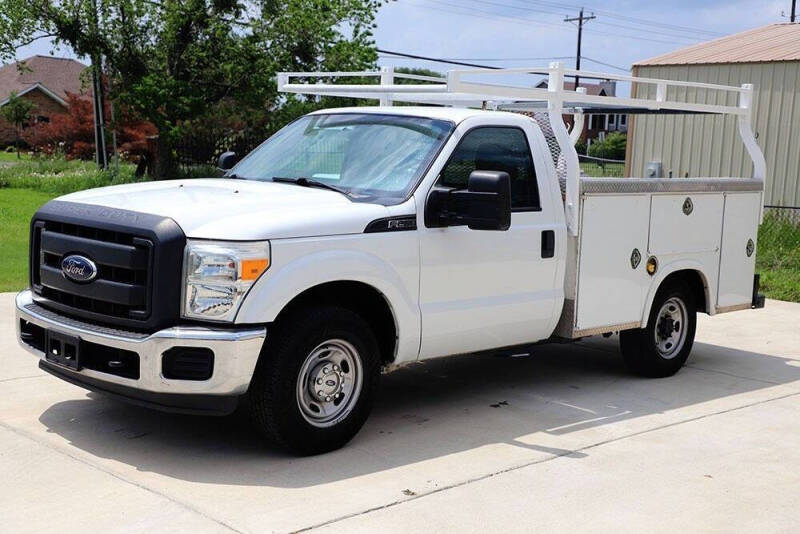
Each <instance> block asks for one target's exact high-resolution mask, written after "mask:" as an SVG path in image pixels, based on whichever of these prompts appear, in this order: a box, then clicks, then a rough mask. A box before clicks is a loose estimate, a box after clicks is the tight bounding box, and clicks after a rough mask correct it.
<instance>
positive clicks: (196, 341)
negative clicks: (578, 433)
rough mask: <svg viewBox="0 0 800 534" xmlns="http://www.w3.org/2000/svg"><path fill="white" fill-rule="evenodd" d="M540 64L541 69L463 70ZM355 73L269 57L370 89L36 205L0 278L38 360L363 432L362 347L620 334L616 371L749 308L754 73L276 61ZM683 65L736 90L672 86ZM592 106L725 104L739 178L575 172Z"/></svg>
mask: <svg viewBox="0 0 800 534" xmlns="http://www.w3.org/2000/svg"><path fill="white" fill-rule="evenodd" d="M536 72H540V73H542V74H546V75H548V76H549V83H548V88H547V89H530V88H529V87H530V86H528V88H521V87H517V86H514V85H503V84H500V83H486V82H478V81H475V80H474V79H473V78H477V77H480V76H490V77H491V76H497V75H500V74H506V75H511V76H512V77H513V76H518V75H521V74H530V73H536ZM370 74H374V73H287V74H282V75H280V76H279V78H278V83H279V88H280V89H281V90H282V91H285V92H294V93H305V94H309V95H312V97H313V95H333V96H349V97H356V98H358V97H362V98H378V99H380V100H381V103H382V106H380V107H358V108H346V109H331V110H325V111H318V112H315V113H311V114H309V115H306V116H304V117H302V118H300V119H298V120H296V121H294V122H292V123H291V124H289V125H288V126H286V127H285V128H283V129H282V130H281V131H279V132H278V133H277V134H275V135H274V136H272V137H271V138H270V139H268V140H267V141H266V142H265V143H263V144H262V145H261V146H260V147H258V148H257V149H255V150H254V151H253V152H252V153H250V154H249V155H247V156H246V157H244V158H243V159H242V160H241V161H239V162H238V163H236V164H235V166H233V167H232V168H231V166H232V161H231V160H232V159H234V156H233V155H232V154H231V153H226V154H223V156H221V158H220V167H222V168H226V169H228V171H227V173H226V176H225V177H224V178H221V179H207V180H182V181H162V182H151V183H140V184H131V185H121V186H115V187H107V188H100V189H93V190H88V191H83V192H79V193H73V194H70V195H67V196H64V197H61V198H58V199H56V200H53V201H51V202H49V203H47V204H45V205H44V206H43V207H42V208H41V209H40V210H39V211H38V212H37V213H36V214H35V215H34V217H33V220H32V224H31V239H30V286H31V287H30V289H28V290H26V291H23V292H22V293H20V294H19V296H18V297H17V299H16V313H17V327H18V334H19V339H20V342H21V343H22V345H23V346H24V347H25V348H27V349H28V350H30V351H31V352H32V353H33V354H35V355H36V356H38V357H39V365H40V367H41V368H42V369H44V370H46V371H48V372H49V373H51V374H53V375H55V376H57V377H59V378H62V379H64V380H66V381H69V382H72V383H74V384H77V385H79V386H83V387H86V388H89V389H92V390H97V391H101V392H104V393H107V394H110V395H114V396H117V397H119V398H121V399H124V400H127V401H130V402H134V403H138V404H142V405H145V406H150V407H153V408H158V409H163V410H172V411H177V412H186V413H205V414H226V413H230V412H232V411H233V410H234V409H235V408H236V406H237V404H238V403H239V402H240V401H241V400H242V399H244V398H246V399H247V405H248V407H249V409H250V410H251V413H252V416H253V421H254V423H255V425H256V427H257V428H258V429H259V430H260V431H261V432H263V433H264V434H265V435H266V436H267V437H269V438H270V439H271V440H273V441H274V442H276V443H278V444H280V445H282V446H284V447H286V448H288V449H290V450H292V451H294V452H296V453H300V454H309V453H316V452H322V451H328V450H331V449H334V448H336V447H340V446H341V445H343V444H344V443H346V442H347V441H348V440H349V439H350V438H351V437H353V436H354V435H355V434H356V432H358V430H359V428H360V427H361V426H362V425H363V423H364V421H365V420H366V418H367V415H368V413H369V411H370V407H371V405H372V403H373V399H374V397H375V395H376V390H377V387H378V381H379V376H380V372H381V369H382V368H384V369H387V368H393V367H395V366H398V365H402V364H404V363H408V362H414V361H418V360H424V359H428V358H437V357H440V356H447V355H454V354H466V353H475V352H479V351H487V350H496V349H501V348H512V347H518V346H526V345H531V344H533V343H536V342H541V341H543V340H562V341H563V340H571V339H578V338H581V337H584V336H589V335H595V334H607V333H612V332H620V345H621V352H622V356H623V357H624V359H625V362H626V363H627V364H628V366H629V367H630V369H631V370H632V371H634V372H636V373H639V374H642V375H646V376H652V377H661V376H668V375H671V374H673V373H675V372H677V371H678V369H679V368H680V367H681V366H682V365H683V363H684V362H685V361H686V358H687V357H688V355H689V352H690V350H691V348H692V342H693V339H694V334H695V325H696V313H697V312H704V313H708V314H710V315H714V314H717V313H721V312H726V311H732V310H738V309H745V308H751V307H760V306H763V297H761V296H760V295H758V293H757V288H758V284H757V278H756V277H754V262H755V241H756V234H757V228H758V224H759V217H760V213H761V209H762V191H763V180H764V174H765V168H764V167H765V165H764V159H763V156H762V155H761V152H760V150H759V148H758V146H757V145H756V143H755V139H754V136H753V133H752V131H751V128H750V123H749V121H750V101H751V98H752V97H751V95H752V88H751V87H749V86H743V87H726V86H716V85H708V84H692V83H687V82H675V81H666V80H651V79H641V78H630V77H620V76H614V75H608V74H603V75H602V77H603V78H611V79H614V78H616V79H620V80H623V81H632V82H634V83H636V84H639V85H640V86H644V85H647V84H650V85H652V86H654V89H655V91H654V94H651V95H650V96H649V97H648V96H647V95H646V96H644V97H636V98H633V97H632V98H608V97H597V96H590V95H586V94H585V93H582V92H570V91H565V90H564V89H563V78H564V75H565V74H574V72H572V71H566V70H565V69H564V68H563V67H562V66H561V65H560V64H554V65H551V66H550V68H548V69H544V70H539V71H537V70H536V69H517V70H513V69H511V70H506V71H452V72H450V73H449V74H448V77H447V79H446V80H445V79H442V80H439V79H436V78H427V77H420V76H409V75H406V76H407V77H410V78H411V79H412V82H413V81H419V82H423V83H417V84H414V83H412V84H395V83H394V74H393V73H392V72H391V71H388V70H384V71H383V72H381V73H379V75H380V83H378V84H374V85H370V84H361V85H357V84H347V83H344V84H342V83H339V84H337V83H332V84H331V83H327V84H326V83H290V82H291V81H292V78H295V77H302V78H304V79H311V78H312V77H318V78H321V77H331V76H332V77H336V78H337V79H344V78H345V77H346V76H351V75H352V76H360V77H365V76H369V75H370ZM581 75H582V77H583V76H590V75H591V74H587V73H581ZM685 86H689V87H692V88H693V89H694V90H695V91H696V92H700V91H719V92H722V93H725V94H727V95H730V94H733V95H734V96H737V97H738V102H737V105H734V106H725V105H716V104H705V103H702V102H691V101H690V102H681V101H678V99H677V97H676V95H678V94H683V95H685V94H686V91H683V92H682V93H678V92H677V90H678V89H682V88H684V87H685ZM392 100H403V101H405V102H411V103H414V102H416V103H424V104H440V106H439V107H434V106H423V107H411V106H397V107H393V106H391V105H390V104H391V101H392ZM723 101H725V100H724V99H723ZM441 104H444V106H441ZM486 108H490V109H486ZM503 108H505V109H511V110H517V111H520V110H522V111H528V112H530V113H529V114H528V115H524V114H521V113H515V112H509V111H497V109H503ZM609 109H611V110H613V111H612V112H636V113H652V112H660V111H670V112H675V111H678V112H686V113H706V114H727V115H733V116H735V117H737V118H738V124H739V131H740V134H741V138H742V141H743V142H744V146H745V149H746V151H747V153H748V154H749V155H750V157H751V158H752V159H753V162H754V177H753V178H711V179H701V178H690V179H663V178H655V179H634V178H625V179H595V178H586V177H582V176H581V175H580V171H579V167H578V156H577V154H576V152H575V150H574V148H573V142H574V140H575V139H576V135H575V130H577V131H578V132H580V122H581V119H582V117H583V115H582V113H584V112H590V111H591V112H595V113H597V112H603V110H605V112H609V111H608V110H609ZM563 113H571V114H573V115H574V117H575V119H574V120H575V128H574V129H573V134H572V138H570V133H569V132H568V131H567V129H566V127H565V123H564V120H563V119H562V114H563ZM697 157H702V154H698V155H697Z"/></svg>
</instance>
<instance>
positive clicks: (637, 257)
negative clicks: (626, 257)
mask: <svg viewBox="0 0 800 534" xmlns="http://www.w3.org/2000/svg"><path fill="white" fill-rule="evenodd" d="M641 261H642V254H641V253H640V252H639V249H638V248H635V249H633V252H631V268H632V269H635V268H637V267H638V266H639V263H641Z"/></svg>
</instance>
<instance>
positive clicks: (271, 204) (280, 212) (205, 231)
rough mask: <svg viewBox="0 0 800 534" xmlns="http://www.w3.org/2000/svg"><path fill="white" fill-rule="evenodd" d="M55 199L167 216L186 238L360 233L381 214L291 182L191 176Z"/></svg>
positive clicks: (378, 209) (337, 195)
mask: <svg viewBox="0 0 800 534" xmlns="http://www.w3.org/2000/svg"><path fill="white" fill-rule="evenodd" d="M59 200H62V201H66V202H78V203H82V204H93V205H97V206H106V207H111V208H118V209H123V210H129V211H137V212H141V213H151V214H154V215H160V216H162V217H170V218H171V219H173V220H174V221H175V222H177V223H178V224H179V225H180V227H181V228H182V229H183V231H184V233H185V234H186V236H187V237H194V238H204V239H232V240H248V239H253V240H255V239H280V238H289V237H309V236H319V235H340V234H353V233H361V232H363V231H364V228H365V227H366V226H367V224H368V223H369V222H370V221H373V220H375V219H379V218H381V217H386V216H387V215H388V210H387V209H386V207H385V206H382V205H379V204H367V203H363V202H353V201H351V200H349V199H348V198H347V197H345V196H344V195H342V194H341V193H337V192H335V191H328V190H325V189H317V188H311V187H302V186H298V185H293V184H280V183H273V182H257V181H252V180H233V179H193V180H174V181H162V182H147V183H139V184H127V185H117V186H111V187H101V188H98V189H89V190H86V191H80V192H77V193H72V194H69V195H66V196H64V197H61V198H59Z"/></svg>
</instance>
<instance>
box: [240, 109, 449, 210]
mask: <svg viewBox="0 0 800 534" xmlns="http://www.w3.org/2000/svg"><path fill="white" fill-rule="evenodd" d="M452 129H453V124H452V123H451V122H449V121H444V120H434V119H426V118H421V117H404V116H398V115H377V114H367V113H346V114H345V113H339V114H327V115H309V116H306V117H302V118H300V119H298V120H296V121H294V122H293V123H291V124H289V125H288V126H286V127H285V128H283V129H281V130H280V131H279V132H278V133H276V134H275V135H273V136H272V137H270V138H269V139H268V140H267V141H265V142H264V143H263V144H262V145H261V146H259V147H258V148H256V149H255V150H254V151H253V152H251V153H250V154H248V155H247V157H245V158H244V159H243V160H242V161H241V162H239V164H238V165H236V166H235V167H234V168H233V169H231V172H230V174H231V175H236V177H237V178H244V179H248V180H272V179H273V178H284V179H285V178H295V179H296V178H306V179H310V180H314V181H317V182H323V183H326V184H329V185H332V186H335V187H337V188H339V189H342V190H344V191H346V192H347V193H349V194H350V198H351V199H353V200H362V201H366V202H379V203H384V204H391V203H397V202H400V201H402V200H404V199H405V198H406V197H407V196H408V194H409V192H410V191H411V189H413V188H414V187H415V185H416V183H417V181H418V180H419V178H420V175H421V174H422V173H423V172H425V170H426V169H427V167H428V164H429V163H430V162H431V160H432V159H433V158H434V157H435V156H436V154H437V152H438V151H439V148H440V147H441V146H442V144H443V143H444V142H445V140H446V139H447V137H448V136H449V135H450V132H451V131H452Z"/></svg>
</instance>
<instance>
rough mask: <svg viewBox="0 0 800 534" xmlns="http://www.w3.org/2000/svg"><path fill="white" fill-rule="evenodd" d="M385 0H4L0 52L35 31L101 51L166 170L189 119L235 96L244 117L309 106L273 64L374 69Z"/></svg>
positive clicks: (92, 53)
mask: <svg viewBox="0 0 800 534" xmlns="http://www.w3.org/2000/svg"><path fill="white" fill-rule="evenodd" d="M382 1H383V0H27V1H25V2H22V1H20V0H0V60H2V59H9V58H11V57H13V53H14V50H15V49H16V48H17V47H18V46H20V45H23V44H26V43H29V42H31V41H32V40H35V39H37V38H39V37H51V38H52V39H53V40H54V44H55V45H56V46H68V47H70V48H71V49H72V50H73V51H74V52H75V53H76V54H78V55H79V56H88V57H102V58H103V59H104V72H103V75H104V76H105V78H106V79H107V80H108V82H109V87H110V94H111V96H112V98H113V99H114V100H115V101H116V102H119V103H120V104H121V105H124V106H126V107H127V108H128V109H130V110H131V111H133V112H135V113H137V114H138V115H140V116H141V117H142V118H144V119H146V120H148V121H150V122H152V123H153V124H154V125H155V126H156V128H157V129H158V136H159V137H158V139H159V146H158V151H159V156H158V160H157V162H158V163H157V166H156V169H155V172H156V175H157V176H158V177H166V176H169V175H170V174H171V173H172V171H173V170H174V159H173V147H174V141H175V139H176V137H177V135H178V132H179V128H180V125H181V123H182V122H183V121H187V120H192V119H197V118H198V117H203V116H205V115H207V114H210V113H212V112H213V110H214V109H215V108H217V107H219V106H223V107H225V108H226V109H227V108H230V107H231V106H230V103H234V105H233V106H232V107H234V108H235V109H236V111H237V113H240V114H241V115H242V116H249V115H252V114H262V115H263V114H271V113H274V112H275V111H276V110H279V109H280V108H282V107H284V106H287V105H288V107H289V108H291V109H293V110H297V111H303V110H305V109H306V108H307V107H308V106H309V105H311V104H309V102H308V101H305V100H302V99H300V100H298V99H295V98H286V97H282V96H281V95H278V93H277V89H276V84H275V73H276V72H279V71H297V70H301V71H304V70H309V71H314V70H361V69H366V68H370V67H373V66H374V65H375V62H376V60H377V52H376V50H375V44H374V40H373V34H372V32H373V29H374V15H375V12H376V11H377V9H378V7H379V6H380V5H381V3H382ZM95 5H96V7H95ZM293 102H294V103H293ZM296 102H300V103H299V104H298V103H296ZM279 115H284V114H283V113H279Z"/></svg>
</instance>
